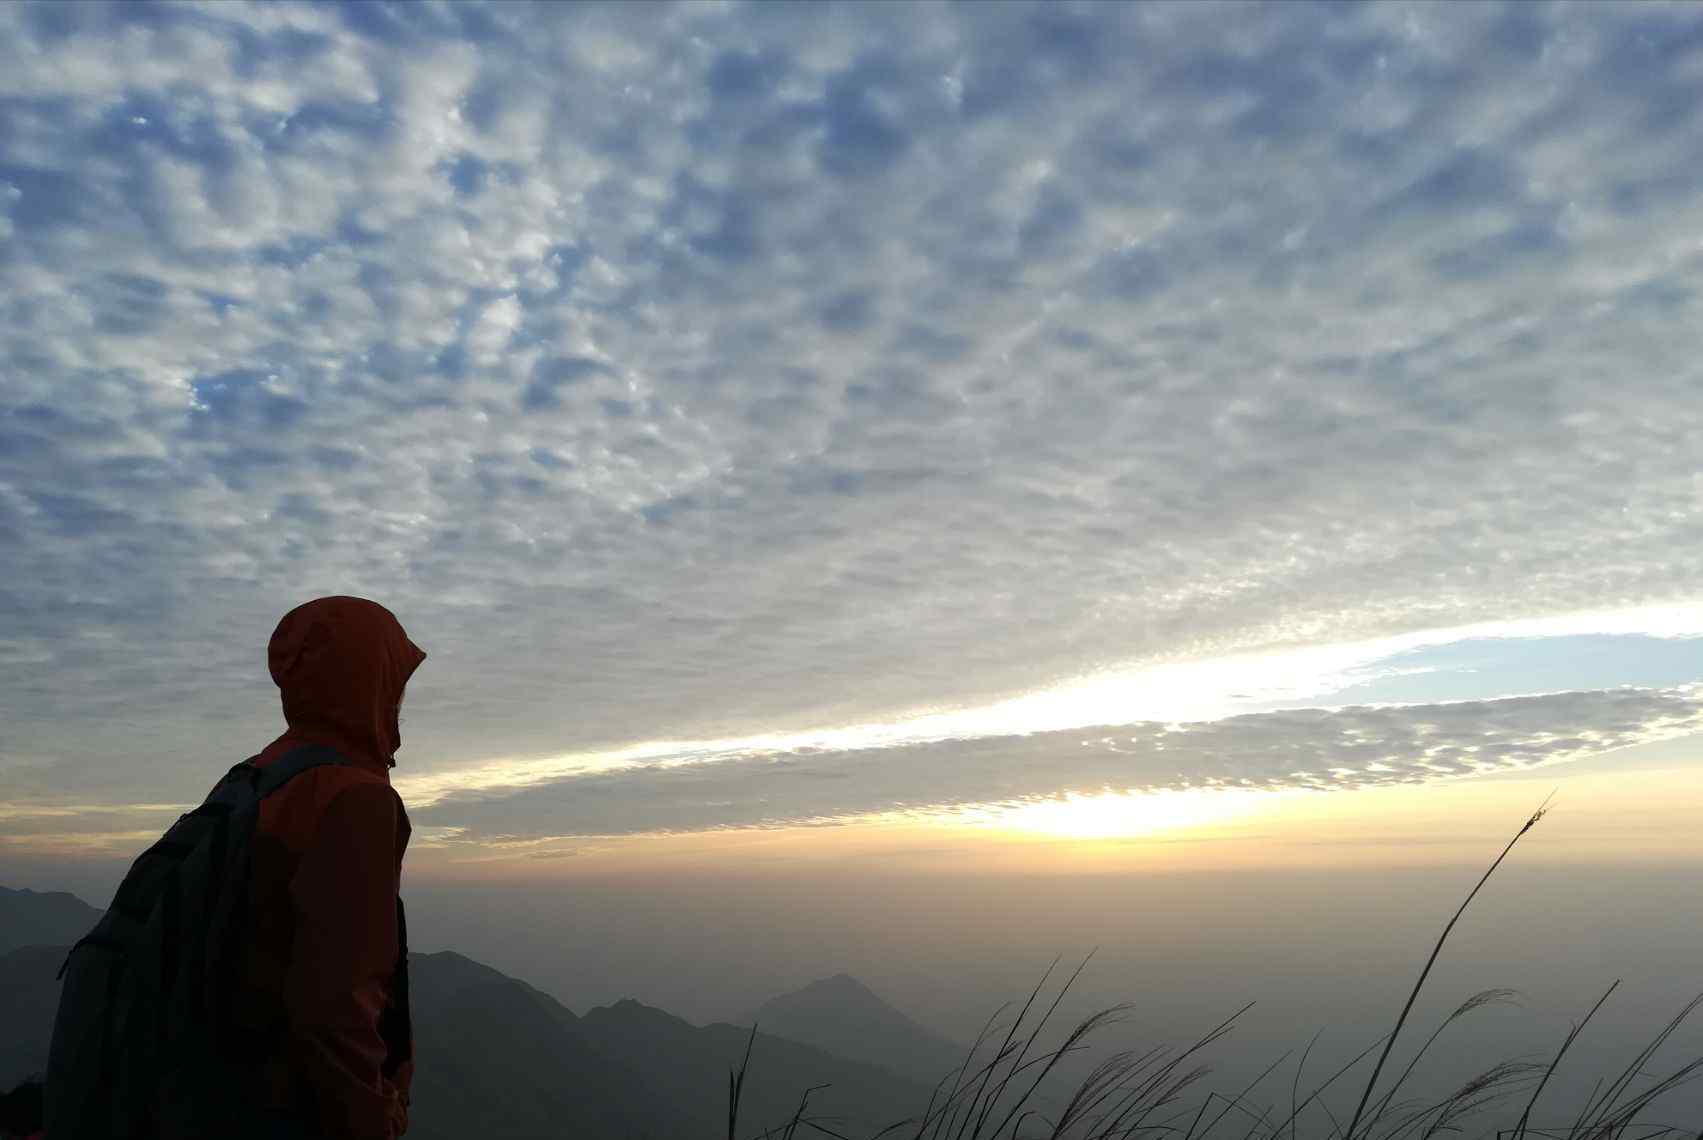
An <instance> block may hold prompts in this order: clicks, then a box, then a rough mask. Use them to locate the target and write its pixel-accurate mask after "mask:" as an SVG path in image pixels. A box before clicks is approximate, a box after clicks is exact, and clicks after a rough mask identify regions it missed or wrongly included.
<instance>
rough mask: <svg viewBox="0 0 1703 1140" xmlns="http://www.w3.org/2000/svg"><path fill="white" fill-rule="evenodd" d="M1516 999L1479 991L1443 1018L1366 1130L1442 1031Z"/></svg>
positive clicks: (1506, 994) (1504, 991)
mask: <svg viewBox="0 0 1703 1140" xmlns="http://www.w3.org/2000/svg"><path fill="white" fill-rule="evenodd" d="M1518 999H1519V994H1518V992H1517V991H1515V990H1508V989H1490V990H1479V991H1478V992H1477V993H1475V994H1473V995H1472V996H1471V997H1469V998H1467V999H1466V1000H1465V1001H1463V1002H1462V1003H1461V1004H1460V1005H1459V1006H1457V1007H1456V1008H1455V1012H1453V1013H1451V1014H1449V1016H1448V1017H1445V1018H1444V1019H1443V1022H1442V1024H1440V1025H1439V1026H1437V1028H1436V1029H1434V1030H1432V1031H1431V1036H1430V1037H1428V1038H1426V1039H1425V1044H1423V1045H1421V1046H1420V1047H1419V1052H1417V1053H1415V1054H1414V1055H1413V1060H1411V1061H1409V1062H1408V1063H1407V1068H1405V1069H1403V1070H1402V1071H1401V1076H1399V1077H1397V1078H1396V1081H1395V1084H1393V1085H1391V1086H1390V1091H1389V1092H1387V1093H1385V1094H1384V1095H1383V1097H1382V1098H1381V1099H1380V1100H1379V1101H1378V1104H1377V1107H1376V1108H1374V1109H1373V1110H1372V1117H1371V1119H1370V1120H1369V1121H1368V1122H1367V1125H1366V1126H1367V1128H1368V1129H1370V1128H1372V1127H1373V1126H1374V1125H1376V1124H1377V1121H1378V1118H1379V1117H1380V1116H1382V1115H1383V1113H1384V1110H1385V1109H1387V1108H1388V1107H1389V1104H1390V1102H1391V1101H1393V1100H1394V1099H1395V1095H1396V1093H1398V1092H1400V1091H1401V1087H1402V1086H1403V1085H1405V1084H1406V1083H1407V1079H1408V1078H1409V1077H1411V1076H1412V1075H1413V1070H1414V1069H1415V1068H1417V1067H1418V1066H1419V1062H1420V1061H1422V1060H1424V1059H1425V1054H1426V1053H1428V1052H1430V1051H1431V1046H1433V1045H1435V1044H1436V1043H1437V1038H1439V1037H1441V1036H1442V1035H1443V1030H1445V1029H1447V1028H1448V1027H1449V1026H1451V1025H1453V1024H1454V1023H1455V1022H1457V1021H1459V1020H1460V1019H1461V1018H1463V1017H1465V1016H1466V1015H1467V1014H1469V1013H1471V1012H1473V1011H1474V1010H1476V1009H1481V1008H1483V1007H1484V1006H1487V1005H1498V1004H1509V1005H1512V1004H1516V1003H1517V1001H1518Z"/></svg>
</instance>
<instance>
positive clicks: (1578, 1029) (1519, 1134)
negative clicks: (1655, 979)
mask: <svg viewBox="0 0 1703 1140" xmlns="http://www.w3.org/2000/svg"><path fill="white" fill-rule="evenodd" d="M1619 986H1620V979H1619V978H1616V979H1615V980H1614V981H1613V983H1612V984H1610V985H1609V987H1608V989H1606V990H1604V991H1603V992H1602V997H1600V998H1598V999H1597V1003H1596V1004H1595V1005H1593V1006H1592V1007H1591V1010H1590V1012H1589V1013H1587V1014H1585V1016H1584V1019H1583V1020H1582V1021H1580V1022H1579V1023H1578V1024H1577V1025H1575V1026H1573V1028H1572V1029H1571V1030H1570V1031H1569V1032H1568V1034H1567V1039H1566V1040H1565V1041H1563V1042H1562V1043H1561V1048H1560V1049H1558V1050H1556V1053H1555V1056H1554V1057H1553V1058H1551V1059H1550V1062H1549V1068H1548V1069H1546V1070H1544V1074H1543V1079H1542V1080H1540V1081H1538V1083H1537V1088H1535V1089H1533V1090H1532V1098H1531V1100H1529V1101H1527V1102H1526V1110H1525V1111H1524V1112H1522V1113H1520V1122H1519V1123H1518V1124H1516V1125H1515V1126H1514V1135H1513V1138H1512V1140H1523V1138H1524V1136H1525V1134H1526V1129H1527V1127H1528V1126H1530V1124H1531V1119H1532V1110H1533V1109H1534V1108H1536V1107H1537V1098H1538V1097H1540V1096H1542V1095H1543V1089H1544V1086H1545V1085H1547V1084H1549V1078H1550V1077H1551V1076H1553V1075H1554V1074H1555V1069H1556V1067H1557V1066H1558V1065H1560V1064H1561V1058H1563V1057H1565V1056H1566V1055H1567V1050H1569V1049H1571V1048H1572V1047H1573V1042H1574V1041H1577V1040H1578V1039H1579V1034H1581V1033H1583V1032H1584V1031H1585V1026H1587V1025H1589V1024H1590V1023H1591V1018H1593V1017H1595V1016H1596V1015H1597V1010H1599V1009H1601V1008H1602V1007H1603V1003H1604V1002H1606V1001H1608V997H1609V995H1610V994H1612V993H1613V992H1614V991H1615V990H1616V989H1617V988H1619Z"/></svg>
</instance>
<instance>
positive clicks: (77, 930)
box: [0, 887, 101, 954]
mask: <svg viewBox="0 0 1703 1140" xmlns="http://www.w3.org/2000/svg"><path fill="white" fill-rule="evenodd" d="M100 916H101V912H100V911H98V910H96V909H95V908H94V907H92V906H90V905H89V904H88V903H86V902H84V901H83V900H82V899H80V898H78V897H77V896H76V895H73V894H68V893H66V892H65V891H32V890H28V889H26V890H21V891H15V890H11V889H9V888H7V887H0V954H5V953H8V952H9V951H12V950H16V949H17V948H18V947H20V946H67V945H69V944H71V943H73V942H75V941H77V939H79V938H81V937H82V936H83V935H85V934H87V933H88V932H89V931H90V930H91V929H93V927H94V925H95V923H96V922H97V921H99V920H100Z"/></svg>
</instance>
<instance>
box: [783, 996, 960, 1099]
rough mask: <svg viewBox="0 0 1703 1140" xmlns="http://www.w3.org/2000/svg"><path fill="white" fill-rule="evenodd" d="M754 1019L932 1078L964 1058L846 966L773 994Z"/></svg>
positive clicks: (855, 1055)
mask: <svg viewBox="0 0 1703 1140" xmlns="http://www.w3.org/2000/svg"><path fill="white" fill-rule="evenodd" d="M754 1020H755V1021H756V1023H757V1025H758V1026H760V1027H761V1028H762V1029H763V1031H764V1032H766V1033H774V1034H776V1035H778V1036H781V1037H786V1038H789V1039H791V1040H793V1041H801V1042H803V1043H805V1044H807V1045H814V1046H816V1047H817V1048H818V1049H823V1050H826V1051H827V1052H830V1053H836V1054H838V1055H840V1056H842V1057H850V1058H852V1059H853V1060H858V1061H865V1062H867V1063H869V1064H874V1065H881V1066H883V1067H887V1068H890V1069H893V1070H894V1071H899V1072H904V1073H906V1074H907V1075H911V1076H913V1077H915V1076H926V1079H928V1080H930V1081H932V1080H934V1079H936V1078H937V1077H939V1076H943V1075H945V1074H946V1073H947V1072H950V1071H951V1070H952V1069H953V1068H954V1067H956V1066H957V1065H958V1064H959V1063H961V1062H962V1060H963V1050H962V1049H960V1048H959V1047H958V1046H957V1045H954V1044H953V1043H952V1042H951V1041H948V1040H947V1039H946V1038H944V1037H942V1036H941V1035H939V1034H937V1033H935V1032H933V1031H932V1030H929V1029H927V1028H925V1027H923V1026H921V1025H919V1024H917V1023H916V1022H915V1021H913V1020H912V1019H911V1018H909V1017H907V1016H906V1015H905V1014H904V1013H902V1012H900V1011H899V1010H898V1009H896V1008H894V1007H893V1006H892V1005H891V1004H889V1003H888V1002H887V1001H886V1000H884V999H883V998H882V997H881V996H880V995H879V994H877V993H876V992H875V991H874V990H872V989H870V988H869V987H868V986H867V985H865V984H864V983H863V982H861V981H859V980H858V979H857V978H855V977H853V976H852V975H851V974H849V973H846V972H845V971H843V970H842V971H840V972H839V973H836V974H831V975H829V976H828V977H825V978H818V979H817V980H816V981H814V982H811V983H810V984H809V985H806V986H804V987H803V988H802V989H797V990H794V991H792V992H791V993H786V994H781V995H780V996H778V997H774V998H770V999H769V1000H768V1001H766V1002H764V1003H763V1005H762V1007H761V1008H760V1009H758V1010H757V1012H756V1014H755V1015H754Z"/></svg>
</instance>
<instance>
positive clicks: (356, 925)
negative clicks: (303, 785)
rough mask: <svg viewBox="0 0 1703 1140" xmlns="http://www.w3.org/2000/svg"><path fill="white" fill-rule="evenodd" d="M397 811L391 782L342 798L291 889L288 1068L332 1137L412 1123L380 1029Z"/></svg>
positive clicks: (386, 1136)
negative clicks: (388, 1066) (388, 1067)
mask: <svg viewBox="0 0 1703 1140" xmlns="http://www.w3.org/2000/svg"><path fill="white" fill-rule="evenodd" d="M398 812H399V805H398V803H397V799H396V793H395V792H393V791H392V790H391V789H390V788H389V787H388V786H387V785H385V784H380V783H376V782H374V783H367V782H365V781H363V782H361V783H357V784H353V785H351V786H350V787H349V788H347V789H345V790H344V791H342V792H339V793H338V794H337V796H336V797H335V798H334V799H333V800H332V801H331V803H330V804H329V805H328V806H327V807H326V809H325V813H324V815H323V816H322V817H321V819H320V822H319V826H318V830H317V831H316V832H315V835H314V838H313V842H312V843H311V844H310V845H309V847H308V849H307V850H306V851H305V852H304V853H303V854H302V859H301V862H300V863H299V864H298V865H297V868H296V875H295V878H294V879H293V880H292V882H291V884H290V897H291V902H292V904H293V907H294V910H295V916H296V929H295V938H294V943H293V945H292V947H291V953H290V964H289V970H288V973H287V975H286V977H285V982H284V1002H285V1010H286V1013H287V1016H288V1018H289V1032H290V1041H289V1060H290V1067H291V1069H292V1070H293V1072H294V1074H295V1080H296V1083H297V1087H298V1088H300V1089H301V1090H302V1091H303V1092H304V1093H305V1094H306V1096H307V1097H308V1098H309V1099H310V1100H311V1101H312V1105H313V1109H314V1113H315V1116H316V1118H317V1124H318V1127H319V1131H320V1133H321V1134H323V1135H324V1136H325V1137H326V1138H327V1140H393V1138H394V1137H395V1136H396V1135H398V1133H399V1128H400V1127H406V1125H405V1124H403V1123H402V1122H403V1121H405V1120H406V1116H405V1115H403V1113H402V1111H401V1096H402V1092H401V1090H399V1089H397V1088H396V1086H395V1085H393V1084H392V1083H391V1082H390V1081H389V1080H387V1079H386V1078H385V1077H384V1075H383V1073H382V1072H381V1069H382V1067H383V1065H384V1060H385V1053H386V1045H385V1041H384V1039H383V1037H382V1036H381V1034H380V1032H379V1018H380V1015H381V1014H382V1013H383V1011H384V1007H385V1001H386V998H387V996H388V994H389V989H390V984H391V976H392V973H393V971H394V969H395V965H396V956H397V945H396V891H397V863H396V850H397V848H396V836H397V822H398ZM399 1075H400V1074H399Z"/></svg>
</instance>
